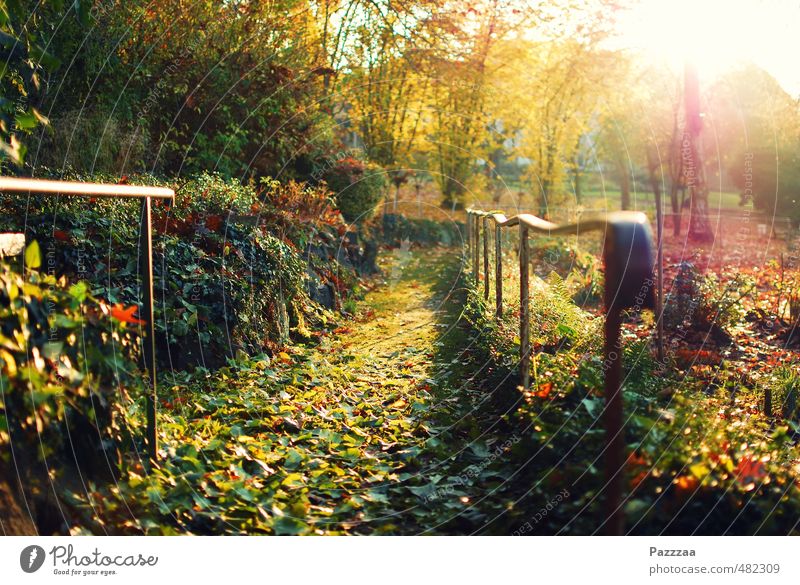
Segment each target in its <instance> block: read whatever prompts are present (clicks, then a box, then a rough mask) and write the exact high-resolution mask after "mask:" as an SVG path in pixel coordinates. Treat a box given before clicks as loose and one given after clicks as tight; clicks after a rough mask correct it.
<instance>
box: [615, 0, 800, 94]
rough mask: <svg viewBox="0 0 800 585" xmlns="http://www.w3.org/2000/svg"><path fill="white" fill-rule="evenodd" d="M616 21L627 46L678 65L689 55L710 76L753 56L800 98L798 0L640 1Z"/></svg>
mask: <svg viewBox="0 0 800 585" xmlns="http://www.w3.org/2000/svg"><path fill="white" fill-rule="evenodd" d="M618 20H619V33H620V36H619V39H618V42H619V43H621V45H622V46H623V47H628V48H631V49H636V50H641V51H642V52H644V53H645V54H646V55H650V56H652V57H653V58H655V59H658V60H659V61H661V60H665V61H667V62H668V63H670V64H671V65H673V66H676V67H678V66H680V65H681V64H682V63H683V62H684V61H685V60H686V59H691V60H692V61H693V62H694V63H695V64H696V66H697V68H698V70H699V72H700V76H701V79H703V78H704V79H706V80H711V79H713V78H715V77H717V76H718V75H720V74H721V73H724V72H725V71H726V70H728V69H730V68H732V67H735V66H736V64H737V63H742V62H748V61H749V62H752V63H755V64H756V65H758V66H760V67H761V68H763V69H765V70H766V71H768V72H769V73H770V74H772V76H773V77H775V78H776V79H777V80H778V82H779V83H780V84H781V85H782V86H783V88H784V89H785V90H786V91H787V92H788V93H789V94H790V95H792V96H793V97H800V64H798V62H800V30H799V29H800V2H798V1H794V2H792V1H788V0H771V1H770V0H745V1H738V0H729V1H728V2H723V1H718V0H660V1H659V0H641V1H640V2H638V3H637V4H635V5H634V6H633V8H632V9H631V10H629V11H624V12H622V13H621V14H620V16H619V19H618Z"/></svg>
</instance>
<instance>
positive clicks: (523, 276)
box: [519, 223, 531, 390]
mask: <svg viewBox="0 0 800 585" xmlns="http://www.w3.org/2000/svg"><path fill="white" fill-rule="evenodd" d="M528 268H529V266H528V227H527V226H526V225H524V224H522V223H520V224H519V370H520V380H521V383H522V389H523V390H528V389H529V388H530V385H531V372H530V369H531V368H530V359H531V355H530V354H531V348H530V343H531V341H530V318H531V317H530V307H529V302H530V290H529V288H528V287H529V285H530V283H529V282H528Z"/></svg>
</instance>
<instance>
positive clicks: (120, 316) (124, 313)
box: [111, 303, 147, 325]
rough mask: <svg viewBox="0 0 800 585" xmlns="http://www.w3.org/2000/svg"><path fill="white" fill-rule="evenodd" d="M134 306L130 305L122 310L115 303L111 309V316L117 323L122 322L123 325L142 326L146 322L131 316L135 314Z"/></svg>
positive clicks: (119, 305) (118, 304) (120, 306)
mask: <svg viewBox="0 0 800 585" xmlns="http://www.w3.org/2000/svg"><path fill="white" fill-rule="evenodd" d="M136 309H137V307H136V305H131V306H130V307H128V308H127V309H126V308H124V307H123V306H122V305H121V304H120V303H117V304H116V305H114V306H113V307H111V316H112V317H114V318H115V319H116V320H117V321H122V322H123V323H133V324H135V325H144V324H145V323H147V321H143V320H142V319H137V318H136V317H134V316H133V314H134V313H135V312H136Z"/></svg>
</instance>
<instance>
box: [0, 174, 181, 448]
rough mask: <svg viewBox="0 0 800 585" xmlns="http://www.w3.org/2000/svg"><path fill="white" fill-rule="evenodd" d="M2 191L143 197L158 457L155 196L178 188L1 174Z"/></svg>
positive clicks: (148, 363) (151, 429)
mask: <svg viewBox="0 0 800 585" xmlns="http://www.w3.org/2000/svg"><path fill="white" fill-rule="evenodd" d="M0 193H15V194H28V195H55V196H75V197H109V198H126V199H131V198H133V199H141V200H142V211H141V214H142V215H141V228H140V230H139V247H140V254H139V270H140V271H141V272H142V289H143V293H144V294H143V299H142V311H141V313H140V316H141V317H142V319H143V320H144V321H145V325H144V335H143V336H142V350H143V351H142V354H143V356H144V366H145V369H146V370H147V372H148V374H149V376H148V378H149V383H150V388H149V391H148V393H147V409H146V410H147V430H146V436H145V442H146V444H147V451H148V455H149V457H150V459H151V460H152V461H156V459H157V458H158V429H157V423H156V411H157V400H158V395H157V389H156V330H155V315H154V302H153V227H152V200H153V199H168V200H172V201H174V199H175V191H173V190H172V189H169V188H167V187H148V186H139V185H115V184H107V183H80V182H74V181H50V180H43V179H26V178H16V177H0Z"/></svg>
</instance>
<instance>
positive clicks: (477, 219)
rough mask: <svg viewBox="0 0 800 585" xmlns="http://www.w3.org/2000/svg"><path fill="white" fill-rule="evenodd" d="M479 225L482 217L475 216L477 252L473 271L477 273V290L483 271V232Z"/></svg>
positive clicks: (475, 252)
mask: <svg viewBox="0 0 800 585" xmlns="http://www.w3.org/2000/svg"><path fill="white" fill-rule="evenodd" d="M479 223H480V216H479V215H478V214H475V226H474V227H475V251H474V254H473V257H472V270H473V271H474V273H475V274H474V277H475V288H476V289H477V288H478V281H479V278H480V271H481V269H480V261H479V257H480V243H481V231H480V228H479Z"/></svg>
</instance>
